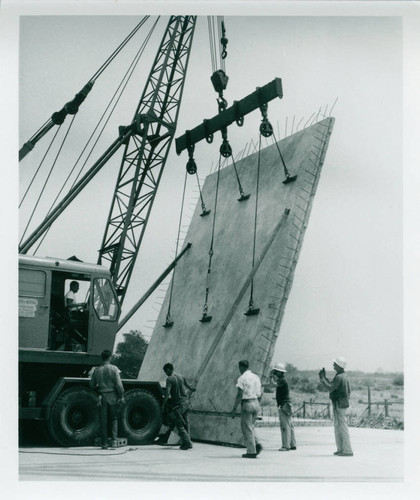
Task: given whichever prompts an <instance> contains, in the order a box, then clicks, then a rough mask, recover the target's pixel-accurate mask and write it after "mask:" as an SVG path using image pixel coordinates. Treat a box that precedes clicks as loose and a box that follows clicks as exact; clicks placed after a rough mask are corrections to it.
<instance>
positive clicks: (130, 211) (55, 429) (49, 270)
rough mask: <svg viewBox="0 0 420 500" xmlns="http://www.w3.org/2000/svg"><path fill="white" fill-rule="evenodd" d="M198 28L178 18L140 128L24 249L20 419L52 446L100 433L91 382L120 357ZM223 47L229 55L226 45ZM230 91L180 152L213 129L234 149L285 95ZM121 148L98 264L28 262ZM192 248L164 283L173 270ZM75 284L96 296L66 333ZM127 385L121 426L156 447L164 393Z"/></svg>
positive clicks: (149, 86)
mask: <svg viewBox="0 0 420 500" xmlns="http://www.w3.org/2000/svg"><path fill="white" fill-rule="evenodd" d="M196 20H197V17H196V16H171V17H170V18H169V21H168V24H167V26H166V29H165V32H164V34H163V37H162V40H161V43H160V45H159V48H158V51H157V54H156V57H155V59H154V62H153V64H152V68H151V70H150V73H149V76H148V78H147V82H146V85H145V88H144V90H143V93H142V96H141V99H140V101H139V103H138V105H137V107H136V110H135V113H134V116H133V119H132V121H131V123H130V124H129V125H127V126H122V127H120V128H119V133H118V137H117V138H116V139H115V141H114V142H113V143H112V144H111V145H110V146H109V147H108V148H107V149H106V151H105V152H104V153H103V154H102V155H101V156H100V158H99V159H97V161H96V162H95V163H94V164H93V165H92V166H91V167H90V169H89V170H88V171H87V172H86V173H85V175H84V176H83V177H81V179H80V180H79V181H78V182H77V183H75V184H74V186H73V187H72V188H71V189H70V191H69V192H68V193H67V194H66V195H65V196H64V197H63V199H62V200H61V201H60V202H59V203H58V204H57V206H56V207H55V208H54V209H52V210H51V211H50V212H49V213H48V214H47V216H46V217H45V219H44V220H43V221H42V222H41V223H40V224H39V226H38V227H37V228H36V229H35V230H34V231H33V232H32V234H31V235H30V236H28V238H26V240H25V241H23V242H22V243H21V245H20V246H19V252H20V253H21V254H22V257H21V259H20V276H19V278H20V285H21V286H20V297H19V310H20V313H19V316H20V318H19V320H20V323H19V330H20V331H19V333H20V337H19V387H20V399H19V400H20V408H19V410H20V417H21V418H23V419H26V420H38V421H42V422H44V423H46V426H47V431H48V433H49V435H50V436H51V437H52V439H53V440H55V441H56V442H58V443H61V444H62V445H65V446H66V445H75V444H76V445H80V444H85V443H90V442H91V441H92V439H93V437H94V435H95V433H96V432H97V420H96V411H95V408H96V399H95V394H93V393H92V391H90V390H89V388H88V379H87V378H86V376H87V374H88V373H89V371H90V370H91V368H92V367H94V366H96V365H98V364H99V363H100V353H101V352H102V350H103V349H112V345H113V342H114V340H115V335H116V333H117V331H118V329H119V325H120V323H119V322H118V321H119V317H120V313H121V306H122V304H123V301H124V298H125V295H126V291H127V287H128V284H129V282H130V278H131V275H132V272H133V268H134V265H135V261H136V258H137V255H138V252H139V248H140V245H141V242H142V239H143V236H144V232H145V229H146V226H147V223H148V220H149V216H150V213H151V210H152V207H153V202H154V200H155V196H156V193H157V190H158V187H159V183H160V180H161V178H162V173H163V170H164V167H165V164H166V160H167V157H168V153H169V150H170V147H171V145H172V142H173V139H174V137H175V132H176V126H177V120H178V114H179V108H180V104H181V99H182V94H183V90H184V83H185V79H186V74H187V68H188V63H189V58H190V52H191V46H192V42H193V35H194V30H195V26H196ZM223 39H224V42H223V41H222V45H223V44H224V52H226V43H227V39H226V38H225V36H223V37H222V40H223ZM226 83H227V80H224V81H223V82H222V83H221V87H220V89H219V115H218V117H216V118H215V119H214V120H213V119H212V120H209V121H208V122H205V123H204V124H203V126H202V127H201V128H200V127H199V131H200V132H199V134H198V136H196V134H195V129H194V130H193V131H192V132H193V133H192V134H189V133H187V134H186V137H185V141H184V142H185V144H184V145H181V142H182V140H183V139H182V138H180V141H181V142H179V147H178V148H177V149H178V152H180V151H181V150H182V149H185V148H187V149H188V150H189V154H190V153H191V150H192V146H193V144H194V143H195V142H198V141H199V140H201V139H202V138H203V137H206V138H207V136H208V133H207V132H209V130H210V129H209V128H208V126H209V125H211V133H214V132H216V131H218V130H220V131H221V132H222V136H223V138H224V144H225V143H226V130H227V126H228V125H229V124H230V123H232V121H233V120H235V121H236V122H237V123H238V122H239V123H240V122H241V120H243V116H244V115H245V114H247V113H249V112H251V111H252V110H254V109H256V108H258V107H259V108H260V109H262V108H263V106H264V105H265V104H266V103H267V102H268V100H271V99H274V98H275V97H281V95H282V90H281V81H280V80H279V79H277V80H275V81H274V82H272V83H271V84H270V85H269V86H268V87H267V86H266V87H263V88H262V89H261V90H257V92H256V93H254V94H252V95H251V96H248V98H245V99H243V100H242V101H239V102H238V103H236V104H234V106H233V108H232V109H231V108H229V109H226V104H227V103H226V101H225V100H224V98H223V96H222V90H223V89H224V88H225V86H226ZM267 90H268V92H267ZM250 99H251V101H250ZM70 108H71V107H70ZM68 111H69V110H68V109H67V110H66V112H68ZM232 117H233V118H232ZM50 128H51V127H50V125H48V126H47V127H46V129H48V130H49V129H50ZM48 130H45V133H46V132H47V131H48ZM202 130H204V132H205V134H204V136H203V137H202V133H201V131H202ZM209 133H210V132H209ZM200 134H201V135H200ZM121 148H123V155H122V159H121V163H120V168H119V172H118V176H117V181H116V186H115V190H114V194H113V198H112V203H111V207H110V210H109V214H108V218H107V223H106V227H105V232H104V236H103V239H102V243H101V246H100V249H99V256H98V261H97V264H85V263H80V262H77V261H71V262H70V261H68V260H63V259H48V258H39V257H29V256H26V255H25V254H27V253H28V252H29V250H30V249H31V248H32V247H33V246H34V244H35V243H36V242H38V241H39V240H40V238H41V237H43V235H45V233H46V232H47V231H48V230H49V228H50V227H51V226H52V224H53V223H54V221H55V220H56V219H57V218H58V217H59V216H60V215H61V214H62V213H63V211H64V210H65V209H66V208H67V207H68V206H69V205H70V203H71V202H72V201H73V200H74V199H75V198H76V197H77V195H78V194H79V193H80V192H81V191H82V190H83V189H84V188H85V187H86V186H87V185H88V184H89V183H90V182H91V181H92V179H93V178H94V177H95V176H96V175H97V173H98V172H99V171H100V170H101V169H102V168H103V166H104V165H106V164H107V162H108V161H109V160H110V159H111V158H112V157H113V155H114V154H115V153H116V152H117V151H119V150H120V149H121ZM29 149H30V147H29ZM22 154H23V153H22ZM188 248H189V246H188V245H187V246H186V248H185V249H184V251H183V252H182V253H181V254H180V255H179V256H178V257H177V258H176V259H175V261H174V262H173V263H172V264H171V265H170V266H169V268H168V270H167V272H165V273H163V274H162V275H161V276H166V275H167V274H168V272H169V271H170V270H171V269H173V268H174V266H175V265H176V261H177V260H179V258H181V256H182V255H183V254H184V253H185V251H187V250H188ZM71 280H73V281H74V280H79V282H80V283H81V284H84V285H85V286H86V290H87V294H86V300H85V303H84V304H83V306H82V307H81V310H80V311H79V312H80V315H79V318H78V319H77V321H73V323H72V322H71V321H70V322H67V323H66V324H65V322H64V319H66V318H64V319H63V297H64V290H65V287H66V286H68V284H69V283H70V281H71ZM147 293H148V294H149V293H150V290H149V291H148V292H147ZM141 303H142V300H140V301H139V302H138V304H141ZM133 313H134V312H133V311H130V313H129V314H130V315H131V314H133ZM67 319H68V318H67ZM70 319H71V318H70ZM123 321H125V320H123ZM72 336H74V337H72ZM62 337H64V338H62ZM70 337H72V338H70ZM123 382H124V385H125V389H126V398H125V399H126V404H125V406H124V408H123V410H122V412H121V417H120V421H121V426H120V427H121V429H122V432H123V434H124V435H125V436H126V437H127V439H128V440H129V441H130V442H132V443H137V444H138V443H144V442H147V441H149V440H150V439H152V438H153V437H154V435H155V434H156V433H157V432H158V430H159V427H160V422H161V415H160V401H161V396H162V394H161V389H160V385H159V383H158V382H147V383H146V382H145V383H142V382H141V381H137V380H136V381H133V380H129V381H123Z"/></svg>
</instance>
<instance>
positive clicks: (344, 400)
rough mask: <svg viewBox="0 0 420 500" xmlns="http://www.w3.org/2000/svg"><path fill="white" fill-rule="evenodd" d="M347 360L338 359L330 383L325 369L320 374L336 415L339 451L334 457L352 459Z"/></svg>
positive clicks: (336, 439)
mask: <svg viewBox="0 0 420 500" xmlns="http://www.w3.org/2000/svg"><path fill="white" fill-rule="evenodd" d="M346 364H347V362H346V360H345V359H344V358H342V357H339V358H336V359H335V360H334V362H333V368H334V370H335V371H336V375H335V377H334V378H333V380H332V381H331V382H330V381H329V380H328V379H327V377H326V375H325V368H323V369H322V370H321V371H320V372H319V379H320V381H321V383H322V384H323V385H324V386H325V387H326V388H327V389H328V390H329V391H330V399H331V402H332V406H333V414H334V433H335V442H336V445H337V451H335V452H334V455H337V456H339V457H352V456H353V450H352V448H351V444H350V434H349V430H348V427H347V408H348V407H349V397H350V382H349V380H348V378H347V374H346V373H344V368H345V367H346Z"/></svg>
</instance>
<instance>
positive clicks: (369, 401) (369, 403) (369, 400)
mask: <svg viewBox="0 0 420 500" xmlns="http://www.w3.org/2000/svg"><path fill="white" fill-rule="evenodd" d="M370 405H371V399H370V385H368V415H369V417H370Z"/></svg>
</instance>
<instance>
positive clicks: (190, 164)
mask: <svg viewBox="0 0 420 500" xmlns="http://www.w3.org/2000/svg"><path fill="white" fill-rule="evenodd" d="M186 167H187V172H188V173H189V174H190V175H194V174H195V173H197V164H196V163H195V160H194V158H190V159H189V160H188V161H187V165H186Z"/></svg>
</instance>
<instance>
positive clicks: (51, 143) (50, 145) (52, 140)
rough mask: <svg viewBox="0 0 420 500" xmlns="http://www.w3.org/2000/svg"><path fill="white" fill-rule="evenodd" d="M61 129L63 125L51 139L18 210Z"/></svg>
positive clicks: (20, 204)
mask: <svg viewBox="0 0 420 500" xmlns="http://www.w3.org/2000/svg"><path fill="white" fill-rule="evenodd" d="M60 128H61V125H60V126H59V127H58V129H57V131H56V133H55V134H54V137H53V138H52V139H51V142H50V144H49V146H48V148H47V150H46V151H45V154H44V156H43V157H42V160H41V162H40V164H39V165H38V168H37V169H36V171H35V173H34V175H33V176H32V179H31V181H30V183H29V186H28V187H27V189H26V191H25V194H24V195H23V197H22V199H21V201H20V203H19V207H18V208H20V207H21V206H22V203H23V202H24V201H25V198H26V195H27V194H28V191H29V189H30V188H31V186H32V184H33V182H34V180H35V177H36V176H37V175H38V172H39V169H40V168H41V166H42V164H43V163H44V160H45V158H46V157H47V155H48V153H49V151H50V149H51V147H52V145H53V142H54V140H55V138H56V137H57V134H58V133H59V132H60Z"/></svg>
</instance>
